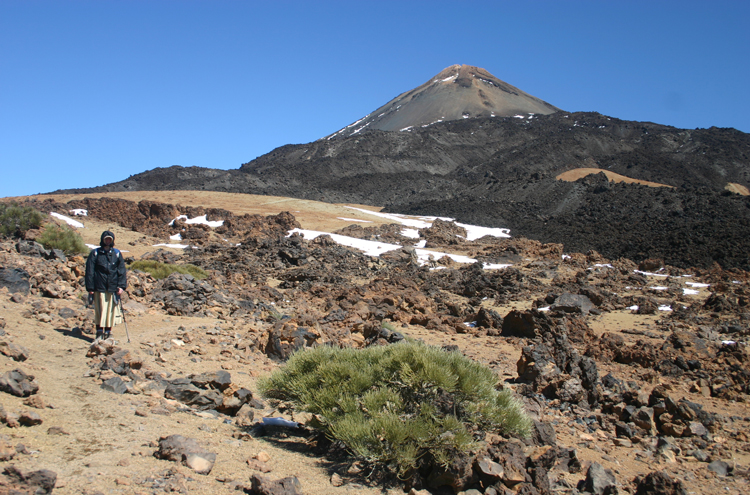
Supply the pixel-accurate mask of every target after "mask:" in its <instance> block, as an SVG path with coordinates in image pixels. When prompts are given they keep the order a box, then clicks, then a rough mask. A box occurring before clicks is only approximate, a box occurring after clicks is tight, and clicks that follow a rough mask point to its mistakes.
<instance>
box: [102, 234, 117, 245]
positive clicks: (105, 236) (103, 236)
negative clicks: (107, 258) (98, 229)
mask: <svg viewBox="0 0 750 495" xmlns="http://www.w3.org/2000/svg"><path fill="white" fill-rule="evenodd" d="M107 237H109V238H111V239H112V245H113V246H114V245H115V235H114V234H113V233H112V232H110V231H109V230H105V231H104V232H102V238H101V239H100V240H99V245H100V246H104V239H106V238H107Z"/></svg>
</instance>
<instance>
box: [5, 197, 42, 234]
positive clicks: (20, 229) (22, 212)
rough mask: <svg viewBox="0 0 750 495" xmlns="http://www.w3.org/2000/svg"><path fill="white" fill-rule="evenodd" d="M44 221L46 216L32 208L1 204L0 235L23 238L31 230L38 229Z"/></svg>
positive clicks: (15, 204)
mask: <svg viewBox="0 0 750 495" xmlns="http://www.w3.org/2000/svg"><path fill="white" fill-rule="evenodd" d="M43 221H44V215H42V213H40V212H39V211H38V210H35V209H34V208H32V207H30V206H19V205H18V203H0V234H2V235H4V236H10V235H15V236H17V237H21V236H23V234H24V232H26V231H27V230H29V229H37V228H39V226H40V225H42V222H43Z"/></svg>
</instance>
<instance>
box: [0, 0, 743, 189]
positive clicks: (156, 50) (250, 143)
mask: <svg viewBox="0 0 750 495" xmlns="http://www.w3.org/2000/svg"><path fill="white" fill-rule="evenodd" d="M748 25H750V2H745V1H731V2H728V1H712V2H708V1H700V2H699V1H690V0H685V1H680V2H677V1H655V0H652V1H640V0H627V1H562V0H557V1H541V0H539V1H533V0H531V1H526V2H518V1H512V2H510V1H507V2H506V1H471V0H462V1H457V0H452V1H442V0H432V1H406V0H402V1H388V0H380V1H366V0H358V1H346V2H344V1H325V0H318V1H304V2H302V1H300V2H297V1H283V0H280V1H273V2H269V1H263V2H255V1H233V0H204V1H196V0H180V1H177V0H171V1H166V0H147V1H146V0H128V1H102V0H97V1H93V0H92V1H78V0H65V1H63V0H54V1H51V0H48V1H41V0H38V1H37V0H0V171H1V172H2V173H1V174H0V177H1V178H0V197H8V196H17V195H26V194H36V193H43V192H50V191H53V190H56V189H61V188H73V187H92V186H98V185H102V184H107V183H110V182H115V181H118V180H122V179H125V178H127V177H128V176H130V175H133V174H137V173H140V172H143V171H145V170H150V169H153V168H156V167H168V166H171V165H183V166H191V165H197V166H201V167H212V168H221V169H233V168H238V167H239V166H240V165H241V164H242V163H245V162H248V161H250V160H252V159H254V158H256V157H257V156H260V155H262V154H265V153H267V152H269V151H271V150H273V149H274V148H276V147H278V146H282V145H284V144H297V143H306V142H310V141H313V140H315V139H318V138H320V137H323V136H325V135H327V134H330V133H332V132H334V131H336V130H338V129H340V128H342V127H344V126H346V125H348V124H350V123H352V122H354V121H355V120H357V119H359V118H361V117H363V116H364V115H366V114H367V113H369V112H371V111H372V110H375V109H376V108H378V107H379V106H381V105H383V104H385V103H386V102H388V101H389V100H391V99H392V98H394V97H396V96H397V95H399V94H400V93H402V92H404V91H408V90H410V89H412V88H414V87H416V86H418V85H420V84H422V83H424V82H426V81H427V80H429V79H430V78H431V77H432V76H434V75H435V74H437V73H438V72H439V71H441V70H442V69H444V68H445V67H447V66H449V65H452V64H470V65H476V66H479V67H483V68H485V69H487V70H488V71H489V72H491V73H492V74H494V75H495V76H496V77H498V78H500V79H502V80H504V81H506V82H508V83H509V84H512V85H514V86H517V87H519V88H520V89H522V90H524V91H526V92H527V93H530V94H532V95H534V96H537V97H539V98H541V99H543V100H545V101H547V102H549V103H551V104H553V105H555V106H557V107H560V108H562V109H564V110H567V111H598V112H601V113H603V114H606V115H609V116H613V117H617V118H621V119H627V120H640V121H651V122H657V123H660V124H667V125H673V126H676V127H682V128H696V127H711V126H717V127H734V128H736V129H739V130H741V131H743V132H750V98H749V97H748V88H750V64H748V60H750V54H749V53H748V52H749V51H750V29H748Z"/></svg>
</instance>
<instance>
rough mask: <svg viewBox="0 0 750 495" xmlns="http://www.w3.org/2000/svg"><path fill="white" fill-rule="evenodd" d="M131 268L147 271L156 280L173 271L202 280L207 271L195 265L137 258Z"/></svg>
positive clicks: (206, 275)
mask: <svg viewBox="0 0 750 495" xmlns="http://www.w3.org/2000/svg"><path fill="white" fill-rule="evenodd" d="M130 269H131V270H141V271H143V272H146V273H149V274H150V275H151V276H152V277H154V278H155V279H157V280H160V279H162V278H167V277H168V276H170V275H171V274H173V273H175V272H176V273H182V274H184V275H192V276H193V277H195V278H197V279H198V280H203V279H204V278H207V277H208V273H206V272H205V270H203V269H202V268H200V267H197V266H195V265H190V264H185V265H173V264H168V263H160V262H158V261H153V260H138V261H135V262H133V263H132V264H131V265H130Z"/></svg>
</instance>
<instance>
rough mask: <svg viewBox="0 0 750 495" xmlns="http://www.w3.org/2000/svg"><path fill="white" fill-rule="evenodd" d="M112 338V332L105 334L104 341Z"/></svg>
mask: <svg viewBox="0 0 750 495" xmlns="http://www.w3.org/2000/svg"><path fill="white" fill-rule="evenodd" d="M111 338H112V332H104V340H107V339H111Z"/></svg>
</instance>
